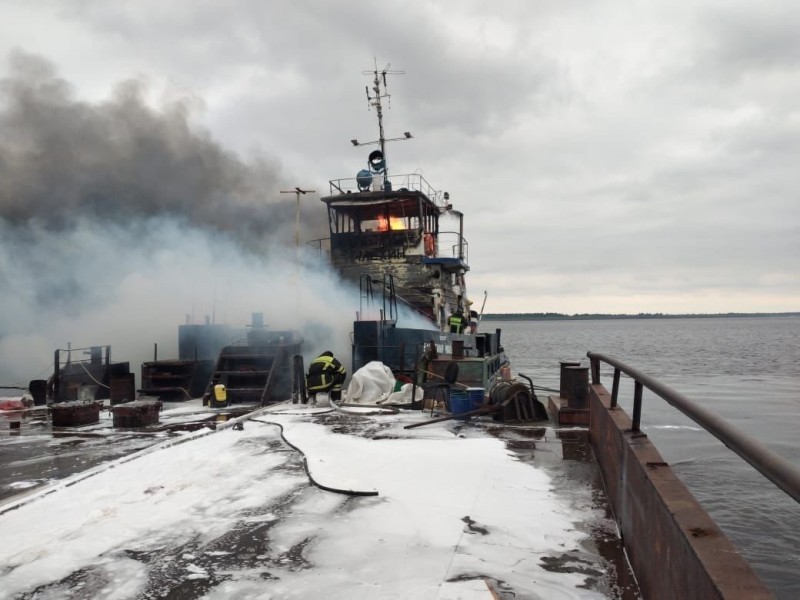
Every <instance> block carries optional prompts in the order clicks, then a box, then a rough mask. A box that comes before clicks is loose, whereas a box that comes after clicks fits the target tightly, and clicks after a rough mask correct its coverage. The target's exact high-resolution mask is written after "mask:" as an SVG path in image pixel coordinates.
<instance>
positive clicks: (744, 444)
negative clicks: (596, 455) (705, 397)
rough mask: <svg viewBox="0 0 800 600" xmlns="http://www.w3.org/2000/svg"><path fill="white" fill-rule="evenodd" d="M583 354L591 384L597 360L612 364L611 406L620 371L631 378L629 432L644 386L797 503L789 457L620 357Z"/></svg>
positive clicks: (798, 475)
mask: <svg viewBox="0 0 800 600" xmlns="http://www.w3.org/2000/svg"><path fill="white" fill-rule="evenodd" d="M586 356H588V357H589V360H590V361H591V366H592V383H594V384H599V383H600V361H603V362H604V363H606V364H609V365H611V366H612V367H614V385H613V389H612V393H611V406H612V407H615V406H616V405H617V394H618V393H619V375H620V371H621V372H623V373H625V374H626V375H628V376H629V377H631V378H633V380H634V382H635V388H634V405H633V419H632V424H631V430H632V431H639V422H640V419H641V414H642V386H644V387H646V388H647V389H648V390H650V391H651V392H653V393H655V394H656V395H658V396H660V397H661V398H663V399H664V400H666V401H667V402H668V403H669V404H671V405H672V406H674V407H675V408H677V409H678V410H679V411H681V412H682V413H683V414H685V415H686V416H687V417H689V418H690V419H691V420H692V421H694V422H695V423H697V424H698V425H700V427H702V428H703V429H705V430H706V431H707V432H708V433H710V434H711V435H713V436H714V437H716V438H717V439H718V440H719V441H721V442H722V443H723V444H725V446H727V447H728V448H730V449H731V450H733V451H734V452H735V453H736V454H738V455H739V456H740V457H742V458H743V459H744V460H745V461H747V462H748V463H750V465H751V466H752V467H753V468H755V470H756V471H758V472H759V473H761V474H762V475H763V476H764V477H766V478H767V479H769V480H770V481H771V482H772V483H774V484H775V485H777V486H778V487H779V488H781V489H782V490H783V491H784V492H786V493H787V494H789V496H791V497H792V498H794V500H795V501H796V502H800V470H799V469H797V467H795V466H794V465H793V464H792V463H790V462H789V461H788V460H786V459H785V458H783V457H782V456H780V455H779V454H776V453H775V452H773V451H772V450H770V449H768V448H766V447H765V446H763V445H762V444H761V443H759V442H758V441H757V440H756V439H755V438H752V437H750V436H749V435H747V434H746V433H743V432H741V431H739V430H738V429H736V428H735V427H734V426H733V425H731V424H730V423H728V422H727V421H725V420H724V419H722V418H721V417H719V416H718V415H716V414H714V413H712V412H711V411H709V410H706V409H705V408H703V407H701V406H699V405H697V404H696V403H694V402H692V401H691V400H690V399H689V398H687V397H686V396H684V395H683V394H681V393H680V392H677V391H675V390H673V389H672V388H670V387H669V386H666V385H664V384H663V383H661V382H659V381H656V380H655V379H653V378H652V377H650V376H649V375H645V374H644V373H642V372H641V371H639V370H637V369H634V368H633V367H629V366H628V365H626V364H625V363H624V362H622V361H621V360H617V359H616V358H613V357H611V356H606V355H605V354H600V353H598V352H588V353H587V354H586Z"/></svg>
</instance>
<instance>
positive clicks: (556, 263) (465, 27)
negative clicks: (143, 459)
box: [0, 0, 800, 313]
mask: <svg viewBox="0 0 800 600" xmlns="http://www.w3.org/2000/svg"><path fill="white" fill-rule="evenodd" d="M798 31H800V4H798V3H796V2H794V1H792V0H778V1H772V0H760V1H758V2H737V1H731V0H719V1H709V0H692V1H674V0H657V1H648V2H629V3H619V2H612V1H604V0H599V1H595V2H584V1H573V0H553V1H540V0H519V1H501V2H495V3H491V4H488V3H486V2H478V1H471V0H453V1H443V0H425V1H419V2H417V1H413V2H397V3H390V4H387V5H383V4H376V3H365V2H363V1H359V2H355V1H351V0H344V1H323V0H318V1H307V0H292V1H276V0H273V1H267V2H264V1H260V0H258V1H257V0H249V1H244V0H241V1H234V0H227V1H225V2H222V1H203V2H198V1H196V0H171V1H168V2H167V1H164V0H158V1H155V0H136V1H135V2H134V1H128V2H124V1H118V2H105V1H102V2H101V1H92V0H84V1H74V2H62V1H52V2H48V1H46V0H40V1H37V2H22V1H17V2H12V1H8V0H5V1H2V2H0V77H2V79H3V88H2V91H1V93H2V94H3V96H2V99H0V102H2V103H3V106H4V109H3V110H4V113H3V115H4V116H5V117H6V119H5V120H6V122H5V123H0V134H2V135H3V137H4V138H5V139H4V140H3V145H4V147H5V151H6V159H5V160H6V164H5V165H4V166H3V165H0V167H2V168H4V169H6V170H8V169H9V168H10V167H9V166H8V165H9V164H10V159H9V158H8V153H9V152H11V153H12V154H13V152H14V150H13V148H15V147H16V148H17V151H20V150H18V146H19V145H20V144H19V143H18V141H19V140H25V139H29V138H28V137H27V136H26V134H25V133H24V132H22V133H20V131H19V130H20V129H21V128H23V126H22V125H20V123H27V125H25V126H24V127H28V126H29V125H30V118H34V119H37V120H47V119H48V118H49V113H48V111H47V110H43V111H38V112H35V114H34V115H33V117H31V116H30V115H28V116H27V119H28V120H24V119H20V120H17V121H15V120H14V119H10V118H9V114H16V115H17V117H18V116H19V114H20V112H21V111H20V110H18V109H19V106H17V107H16V108H14V107H13V106H12V107H11V108H9V106H10V105H13V103H14V102H17V103H19V102H21V100H20V97H21V96H19V95H18V96H17V97H16V99H10V96H9V90H10V89H11V90H14V89H17V90H18V89H19V85H18V84H19V82H20V81H22V80H26V81H28V82H29V84H30V79H26V78H30V77H33V80H34V84H30V85H32V86H33V88H35V89H36V91H35V92H30V89H33V88H30V89H29V90H28V92H30V93H38V94H45V95H48V94H51V93H52V94H55V95H56V96H60V97H61V99H62V101H63V103H72V104H73V105H74V106H81V107H83V108H89V109H97V110H101V109H102V110H106V109H108V110H112V109H115V107H116V109H120V107H122V108H121V109H122V110H124V107H125V106H126V104H125V102H134V104H135V103H137V102H141V103H142V104H144V105H145V106H147V107H149V108H150V109H152V110H153V111H154V112H153V114H154V115H155V117H153V115H150V117H152V119H155V120H156V121H157V120H158V118H159V116H160V115H161V116H163V115H165V114H169V115H170V118H172V117H174V116H175V113H179V118H178V120H179V121H180V119H185V124H186V125H187V126H188V127H189V128H190V129H191V131H192V135H195V136H197V138H198V139H200V140H203V143H204V144H206V145H207V146H206V149H208V148H211V150H212V152H211V153H212V154H213V155H214V157H215V160H219V161H221V163H224V164H223V166H222V167H219V168H218V169H217V170H214V169H211V170H209V171H207V172H206V176H207V177H208V179H209V180H213V181H211V182H210V183H209V182H208V181H206V182H204V181H199V182H198V181H194V180H193V184H192V185H194V186H195V187H196V188H197V189H196V190H195V193H197V194H199V195H200V196H202V195H203V194H204V193H205V192H204V190H207V189H208V187H209V186H211V187H217V186H218V187H219V189H218V190H216V191H215V192H214V193H212V194H210V196H209V199H208V200H209V202H210V201H212V200H216V201H223V200H224V201H227V199H226V198H227V195H228V194H231V193H234V192H235V193H236V194H238V196H237V197H239V198H243V199H242V200H241V202H240V204H239V205H237V206H239V209H240V210H245V208H243V207H247V206H250V205H252V203H253V202H255V201H256V200H253V196H259V195H260V194H261V193H262V192H263V196H264V197H265V198H266V201H268V202H270V203H272V204H275V203H279V202H280V201H282V200H283V201H285V200H286V198H285V197H284V198H280V194H279V191H280V190H281V189H286V187H284V186H291V187H289V189H291V188H293V187H294V186H296V185H297V186H302V187H304V188H306V189H315V190H317V191H323V190H327V186H328V184H327V182H328V180H329V179H336V178H342V177H352V176H354V175H355V173H356V172H357V171H358V170H359V169H361V168H362V167H363V166H364V164H365V158H366V153H368V151H369V148H366V149H365V148H359V149H356V148H353V147H352V146H351V145H350V144H349V140H350V139H351V138H359V139H362V140H369V139H374V138H375V137H377V133H376V125H375V117H374V113H372V112H369V111H368V110H367V103H366V98H365V94H364V87H365V85H367V84H368V83H369V81H368V78H367V77H366V76H364V75H362V71H364V70H367V69H370V68H372V67H373V64H374V60H375V59H377V63H378V65H379V66H380V67H383V66H385V65H386V64H388V63H391V67H392V68H393V69H398V70H402V71H404V72H405V74H403V75H397V76H394V77H391V78H390V80H389V92H390V93H391V94H392V98H391V108H390V109H389V110H387V113H386V120H385V124H386V129H387V135H389V136H395V135H401V134H402V132H404V131H411V132H412V133H413V135H414V138H413V139H412V140H410V141H403V142H397V143H395V144H393V145H391V146H390V147H389V149H388V155H389V160H390V161H391V165H392V170H393V172H394V173H402V172H412V171H421V172H422V173H423V174H424V176H425V178H426V179H428V181H429V182H430V183H431V184H432V185H433V186H434V187H436V188H437V189H441V190H447V191H448V192H449V193H450V196H451V199H452V202H453V204H454V207H455V208H457V209H459V210H461V211H463V212H464V213H465V215H466V222H465V235H466V237H467V239H468V242H469V259H470V264H471V273H470V277H469V279H468V289H469V292H470V295H471V296H472V298H473V299H474V300H476V301H477V302H478V304H480V302H481V300H482V296H483V291H484V290H487V291H488V293H489V296H488V298H489V300H488V302H487V305H486V310H487V312H540V311H555V312H565V313H574V312H608V313H623V312H666V313H677V312H691V313H700V312H711V313H716V312H728V311H757V312H771V311H797V310H800V268H798V267H800V225H798V223H799V222H800V202H798V190H800V168H798V164H797V163H798V157H800V109H799V108H798V104H797V103H798V98H800V77H798V76H799V75H800V35H798ZM32 73H33V75H32ZM55 81H58V82H59V84H58V86H56V88H57V89H55V91H53V89H54V88H52V85H53V82H55ZM131 81H136V82H138V85H133V84H131V83H127V84H126V83H125V82H131ZM43 82H45V83H43ZM47 82H49V83H47ZM45 84H47V85H45ZM126 85H127V87H125V86H126ZM15 86H16V87H15ZM26 89H28V88H26ZM126 90H127V91H126ZM28 92H26V93H28ZM126 94H128V95H127V96H126ZM131 97H133V100H131ZM126 98H127V100H126ZM137 106H138V104H137ZM69 114H71V115H78V114H82V113H81V112H80V111H78V112H77V113H76V112H69ZM145 116H147V115H145ZM150 117H148V118H150ZM152 119H151V121H152ZM70 121H71V125H72V126H73V128H74V130H73V134H75V135H80V132H82V131H84V125H83V123H84V120H83V117H80V116H74V117H70ZM9 122H11V123H12V126H9V125H8V123H9ZM86 122H87V127H92V124H91V123H92V122H91V120H87V121H86ZM102 135H105V134H102ZM45 137H46V136H45ZM14 144H17V146H15V145H14ZM102 153H103V152H102V151H101V152H100V154H102ZM204 156H205V155H204ZM223 159H224V160H223ZM59 160H60V159H59ZM225 161H228V162H225ZM153 162H154V163H155V165H154V166H153V168H161V170H160V171H159V172H158V174H157V175H154V177H155V178H156V179H157V181H159V182H163V183H164V185H165V186H169V185H170V184H171V182H170V179H171V171H170V169H169V168H166V167H165V165H164V162H163V161H159V160H154V161H153ZM51 164H52V163H51ZM194 164H195V165H196V166H197V168H198V169H205V168H206V165H207V161H206V160H198V161H196V163H194ZM231 165H233V166H231ZM181 168H182V169H186V168H188V167H186V165H183V166H182V167H181ZM239 168H242V169H248V170H253V169H255V170H256V171H257V172H258V173H260V174H261V175H260V176H255V177H248V184H247V186H245V187H246V188H247V191H246V193H245V192H242V187H241V185H240V184H239V183H235V184H233V183H231V184H230V185H228V184H221V183H218V182H219V181H220V180H223V179H224V180H226V181H228V180H230V181H232V180H233V179H234V178H235V176H234V175H231V173H232V172H238V171H237V170H238V169H239ZM31 169H33V168H32V167H30V166H28V167H27V174H28V176H30V175H31ZM115 169H116V167H115ZM33 171H34V172H35V171H36V169H33ZM136 173H137V174H138V175H137V176H139V177H147V176H150V175H149V174H148V173H149V172H148V171H142V170H137V171H136ZM129 176H130V177H134V175H129ZM20 177H21V176H20ZM226 178H229V179H226ZM6 179H7V181H6V182H0V192H2V187H4V186H6V188H7V189H6V191H5V192H4V194H3V198H4V199H3V202H4V203H5V204H4V214H3V218H4V219H6V220H7V221H9V222H17V223H18V222H19V219H22V220H24V219H27V218H30V216H31V214H35V210H33V209H31V206H32V205H35V204H36V203H37V202H39V201H40V200H37V198H38V196H37V193H41V192H37V193H33V192H31V193H30V194H29V195H28V196H26V199H25V203H26V206H27V209H26V208H25V207H21V206H14V203H13V199H11V198H10V197H11V196H13V197H14V198H20V197H22V192H20V191H19V190H22V189H24V190H28V191H29V190H30V189H31V185H30V184H25V185H23V184H21V183H17V184H15V185H16V186H17V187H14V188H13V189H9V188H8V187H7V186H8V179H12V180H14V181H16V179H15V178H14V177H6ZM49 180H50V178H49V176H48V175H46V174H42V176H41V177H40V178H39V183H38V184H39V185H40V186H44V185H45V183H42V182H47V181H49ZM20 181H21V179H20ZM237 181H239V180H237ZM254 182H255V183H254ZM254 188H255V190H256V191H254ZM231 190H234V192H232V191H231ZM318 198H319V196H318V195H317V196H315V197H313V198H312V197H306V198H304V199H303V202H304V204H305V208H304V220H307V221H308V222H310V223H312V224H313V223H314V222H315V221H314V217H313V216H312V215H310V214H309V211H310V210H311V208H314V209H320V210H321V209H322V207H323V205H322V203H319V202H318ZM221 199H223V200H221ZM42 202H44V201H42ZM48 202H50V201H48ZM190 204H191V201H190V200H188V199H187V200H186V201H185V203H184V205H190ZM317 205H318V206H317ZM11 206H14V208H13V210H12V209H11V208H9V207H11ZM209 206H212V205H209ZM92 208H93V209H94V210H99V211H100V212H101V213H102V209H100V208H98V206H94V207H92ZM239 209H237V210H239ZM26 210H27V211H28V212H25V211H26ZM215 210H216V209H214V208H213V206H212V207H211V208H208V209H202V208H197V209H196V212H192V214H191V216H190V217H188V219H189V220H190V221H193V222H202V221H203V220H204V219H213V218H214V214H215V213H214V211H215ZM31 211H33V212H31ZM187 211H189V212H191V211H195V208H194V207H190V208H187ZM232 214H233V213H232ZM240 214H242V213H241V212H236V213H235V214H233V216H230V215H228V216H226V217H225V218H224V219H223V220H224V221H225V224H224V228H225V229H226V230H228V231H230V230H231V229H235V228H236V227H237V223H238V222H239V220H237V216H236V215H240ZM289 214H291V213H289ZM14 219H17V221H14ZM290 222H291V221H290ZM316 223H319V221H316ZM248 226H252V227H256V226H255V225H252V224H248ZM267 229H268V228H267ZM248 231H249V230H248ZM259 231H261V230H259ZM271 234H274V235H279V234H278V233H275V232H272V233H271ZM304 234H305V235H306V236H307V237H310V236H312V234H313V227H312V226H310V225H309V229H308V230H307V231H305V232H304Z"/></svg>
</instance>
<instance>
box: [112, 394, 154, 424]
mask: <svg viewBox="0 0 800 600" xmlns="http://www.w3.org/2000/svg"><path fill="white" fill-rule="evenodd" d="M111 412H112V414H113V415H114V427H146V426H147V425H155V424H156V423H158V417H159V414H160V413H161V402H159V401H158V400H136V401H134V402H126V403H125V404H117V405H116V406H112V407H111Z"/></svg>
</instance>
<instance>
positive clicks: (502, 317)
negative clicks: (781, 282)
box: [483, 312, 800, 321]
mask: <svg viewBox="0 0 800 600" xmlns="http://www.w3.org/2000/svg"><path fill="white" fill-rule="evenodd" d="M798 316H800V312H781V313H741V312H729V313H711V314H709V313H687V314H678V315H673V314H665V313H637V314H630V315H611V314H603V313H576V314H574V315H568V314H564V313H554V312H543V313H486V314H484V315H483V319H486V320H487V321H596V320H602V319H715V318H727V317H798Z"/></svg>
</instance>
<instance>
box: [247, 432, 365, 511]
mask: <svg viewBox="0 0 800 600" xmlns="http://www.w3.org/2000/svg"><path fill="white" fill-rule="evenodd" d="M250 420H251V421H255V422H257V423H265V424H267V425H275V426H277V427H278V428H279V429H280V430H281V439H282V440H283V442H284V443H285V444H286V445H287V446H289V448H291V449H292V450H294V451H295V452H299V453H300V456H302V457H303V469H305V471H306V476H307V477H308V480H309V481H310V482H311V483H312V485H314V486H316V487H318V488H319V489H321V490H325V491H326V492H333V493H334V494H344V495H346V496H377V495H378V492H377V491H374V490H373V491H361V490H344V489H340V488H334V487H330V486H327V485H323V484H321V483H319V482H318V481H316V480H315V479H314V477H313V476H312V475H311V471H309V470H308V459H306V455H305V453H304V452H303V451H302V450H300V448H298V447H297V446H295V445H294V444H292V443H291V442H290V441H289V440H287V439H286V436H285V435H284V434H283V425H282V424H281V423H276V422H275V421H264V420H262V419H254V418H250Z"/></svg>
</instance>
